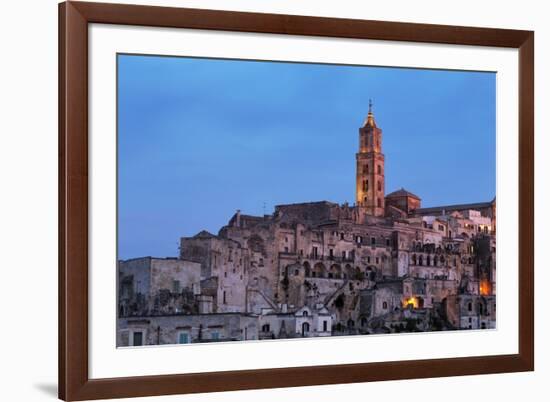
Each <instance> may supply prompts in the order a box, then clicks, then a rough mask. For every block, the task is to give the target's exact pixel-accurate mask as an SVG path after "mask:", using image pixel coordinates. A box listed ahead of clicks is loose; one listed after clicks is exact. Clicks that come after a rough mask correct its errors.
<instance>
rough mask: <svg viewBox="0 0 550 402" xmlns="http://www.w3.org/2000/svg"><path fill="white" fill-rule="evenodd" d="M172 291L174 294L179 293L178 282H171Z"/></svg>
mask: <svg viewBox="0 0 550 402" xmlns="http://www.w3.org/2000/svg"><path fill="white" fill-rule="evenodd" d="M172 291H173V292H174V293H179V292H181V288H180V281H172Z"/></svg>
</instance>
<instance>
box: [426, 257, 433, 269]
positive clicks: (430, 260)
mask: <svg viewBox="0 0 550 402" xmlns="http://www.w3.org/2000/svg"><path fill="white" fill-rule="evenodd" d="M431 263H432V258H431V257H430V256H429V255H428V256H427V257H426V265H427V266H428V267H429V266H430V264H431Z"/></svg>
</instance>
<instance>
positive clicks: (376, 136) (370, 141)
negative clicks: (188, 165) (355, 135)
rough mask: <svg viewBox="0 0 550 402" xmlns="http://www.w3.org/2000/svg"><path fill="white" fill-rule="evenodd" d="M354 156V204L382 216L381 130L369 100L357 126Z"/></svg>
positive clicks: (369, 212) (366, 211)
mask: <svg viewBox="0 0 550 402" xmlns="http://www.w3.org/2000/svg"><path fill="white" fill-rule="evenodd" d="M355 158H356V161H357V165H356V187H355V204H356V205H357V206H358V207H360V209H361V210H362V212H363V213H365V214H367V215H374V216H384V154H383V153H382V130H381V129H380V128H378V127H377V126H376V122H375V120H374V114H373V112H372V102H371V101H369V113H368V115H367V118H366V119H365V122H364V123H363V126H362V127H360V128H359V152H358V153H357V154H356V155H355Z"/></svg>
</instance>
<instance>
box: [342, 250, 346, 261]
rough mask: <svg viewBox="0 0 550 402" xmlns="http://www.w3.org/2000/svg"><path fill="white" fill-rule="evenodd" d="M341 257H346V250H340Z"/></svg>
mask: <svg viewBox="0 0 550 402" xmlns="http://www.w3.org/2000/svg"><path fill="white" fill-rule="evenodd" d="M342 259H343V260H345V259H346V251H345V250H344V251H342Z"/></svg>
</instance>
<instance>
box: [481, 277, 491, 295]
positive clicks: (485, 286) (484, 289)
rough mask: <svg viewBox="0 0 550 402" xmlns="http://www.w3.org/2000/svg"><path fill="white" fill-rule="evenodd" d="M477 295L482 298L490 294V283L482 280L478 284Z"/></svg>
mask: <svg viewBox="0 0 550 402" xmlns="http://www.w3.org/2000/svg"><path fill="white" fill-rule="evenodd" d="M479 294H480V295H482V296H488V295H490V294H491V282H489V280H487V279H483V280H482V281H481V282H479Z"/></svg>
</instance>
